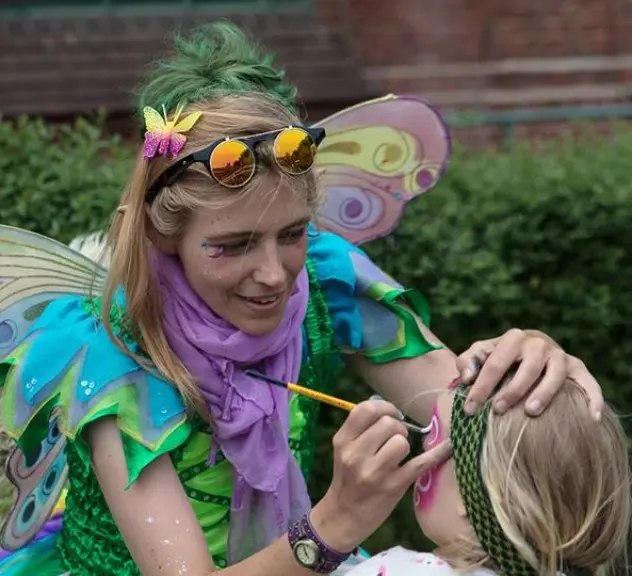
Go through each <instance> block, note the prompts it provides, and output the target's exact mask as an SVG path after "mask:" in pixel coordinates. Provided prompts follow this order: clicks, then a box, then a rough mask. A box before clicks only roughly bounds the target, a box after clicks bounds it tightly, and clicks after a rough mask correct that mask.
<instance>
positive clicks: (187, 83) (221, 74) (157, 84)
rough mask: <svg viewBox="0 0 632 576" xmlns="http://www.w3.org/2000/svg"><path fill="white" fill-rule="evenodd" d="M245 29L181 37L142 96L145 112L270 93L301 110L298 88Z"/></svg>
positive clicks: (210, 27) (212, 29)
mask: <svg viewBox="0 0 632 576" xmlns="http://www.w3.org/2000/svg"><path fill="white" fill-rule="evenodd" d="M272 62H273V56H272V54H268V53H265V52H264V51H263V50H262V49H261V48H260V47H259V46H258V45H257V44H256V43H255V42H254V41H253V40H252V39H251V38H249V37H248V35H246V34H245V33H244V32H243V31H242V30H241V29H240V28H239V27H237V26H236V25H235V24H233V23H231V22H228V21H219V22H212V23H210V24H204V25H202V26H200V27H198V28H196V29H194V30H193V31H192V32H191V33H190V34H188V35H181V34H178V35H176V37H175V39H174V53H173V55H172V56H171V58H168V59H163V60H158V61H157V62H156V63H155V64H154V66H153V69H151V70H150V72H149V74H148V75H147V76H146V78H145V81H144V83H143V85H142V86H141V88H140V90H139V94H138V105H139V110H142V109H143V108H144V107H145V106H151V107H152V108H156V109H157V110H160V109H161V108H162V106H165V108H166V109H167V111H173V110H175V108H176V106H177V105H178V104H184V105H187V104H192V103H195V102H201V101H202V100H207V99H209V98H213V97H216V96H220V95H225V94H239V93H246V92H265V93H266V94H268V95H269V96H272V97H273V98H275V99H277V100H278V101H280V102H281V103H282V104H283V105H284V106H285V107H287V108H288V109H290V110H292V111H295V109H296V88H295V87H294V86H293V85H292V84H290V83H288V82H287V81H286V80H285V72H284V71H283V70H281V69H279V68H275V67H273V65H272Z"/></svg>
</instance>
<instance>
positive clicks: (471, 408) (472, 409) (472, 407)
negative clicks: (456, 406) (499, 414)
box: [463, 400, 478, 416]
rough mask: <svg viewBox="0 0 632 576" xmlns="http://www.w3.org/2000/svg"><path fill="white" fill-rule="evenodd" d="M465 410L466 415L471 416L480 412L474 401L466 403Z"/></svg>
mask: <svg viewBox="0 0 632 576" xmlns="http://www.w3.org/2000/svg"><path fill="white" fill-rule="evenodd" d="M463 409H464V410H465V413H466V414H469V415H470V416H472V415H473V414H476V412H477V411H478V404H477V403H476V402H474V401H473V400H468V401H467V402H466V403H465V407H464V408H463Z"/></svg>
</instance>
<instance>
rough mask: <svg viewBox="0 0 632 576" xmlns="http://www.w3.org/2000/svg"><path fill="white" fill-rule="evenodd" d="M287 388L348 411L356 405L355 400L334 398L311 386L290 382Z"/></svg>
mask: <svg viewBox="0 0 632 576" xmlns="http://www.w3.org/2000/svg"><path fill="white" fill-rule="evenodd" d="M287 389H288V390H290V391H291V392H295V393H296V394H300V395H301V396H307V398H312V399H313V400H318V401H319V402H322V403H323V404H329V405H330V406H335V407H336V408H342V409H343V410H346V411H347V412H351V410H353V409H354V408H355V406H356V405H355V404H354V403H353V402H347V401H346V400H340V398H334V397H333V396H329V395H328V394H323V393H322V392H317V391H316V390H311V389H310V388H305V387H304V386H299V385H298V384H291V383H289V384H287Z"/></svg>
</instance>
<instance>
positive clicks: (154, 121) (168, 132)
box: [143, 105, 202, 160]
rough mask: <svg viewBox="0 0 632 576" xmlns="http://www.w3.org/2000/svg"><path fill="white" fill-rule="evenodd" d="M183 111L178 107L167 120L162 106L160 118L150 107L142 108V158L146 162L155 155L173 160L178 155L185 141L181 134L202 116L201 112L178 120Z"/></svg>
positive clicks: (182, 107) (180, 106) (181, 107)
mask: <svg viewBox="0 0 632 576" xmlns="http://www.w3.org/2000/svg"><path fill="white" fill-rule="evenodd" d="M183 109H184V106H182V105H179V106H178V108H177V109H176V112H175V114H174V115H173V118H172V119H171V120H168V119H167V111H166V110H165V107H164V106H163V107H162V112H163V115H162V116H161V115H160V113H159V112H158V111H156V110H154V109H153V108H151V107H150V106H145V108H143V116H144V117H145V128H146V132H145V149H144V152H143V158H145V159H146V160H147V159H149V158H153V157H154V156H156V154H158V155H160V156H168V155H171V156H173V157H174V158H175V157H176V156H177V155H178V154H180V152H181V151H182V148H184V145H185V143H186V141H187V138H186V136H184V134H183V132H188V131H189V130H191V128H193V126H195V123H196V122H197V121H198V120H199V119H200V116H202V112H193V113H191V114H189V115H188V116H187V117H186V118H184V119H183V120H180V114H182V110H183ZM178 120H180V121H178Z"/></svg>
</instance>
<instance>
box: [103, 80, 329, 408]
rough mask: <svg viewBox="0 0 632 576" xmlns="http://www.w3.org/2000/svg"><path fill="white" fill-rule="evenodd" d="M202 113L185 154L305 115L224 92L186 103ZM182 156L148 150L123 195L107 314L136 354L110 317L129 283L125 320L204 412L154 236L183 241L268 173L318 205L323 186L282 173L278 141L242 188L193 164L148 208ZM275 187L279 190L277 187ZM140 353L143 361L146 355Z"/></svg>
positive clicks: (113, 234) (115, 224)
mask: <svg viewBox="0 0 632 576" xmlns="http://www.w3.org/2000/svg"><path fill="white" fill-rule="evenodd" d="M197 110H199V111H201V112H202V117H201V118H200V120H199V121H198V122H197V123H196V125H195V127H194V128H193V129H192V130H191V131H190V132H188V133H187V134H186V136H187V143H186V146H185V148H184V150H182V152H181V153H180V155H179V156H178V159H182V158H183V157H184V156H186V155H187V154H189V153H191V152H194V151H197V150H200V149H203V148H205V147H206V146H208V145H209V144H210V143H211V142H213V141H214V140H216V139H219V138H222V137H224V136H239V135H248V134H256V133H260V132H266V131H271V130H276V129H280V128H283V127H287V126H289V125H296V124H297V123H299V121H298V118H297V117H296V116H295V115H294V114H292V113H291V112H290V111H288V109H287V108H286V107H284V106H283V105H282V104H281V103H280V102H279V101H278V100H276V99H274V98H272V97H270V96H268V95H266V94H264V93H263V92H253V93H249V94H240V95H225V96H217V97H214V98H213V99H212V100H207V101H203V102H200V103H197V104H194V105H191V106H189V107H187V108H186V109H185V110H184V112H183V114H182V116H181V117H183V118H184V117H186V115H187V114H189V113H191V112H194V111H197ZM176 161H177V160H175V159H173V158H169V159H167V158H163V157H156V158H153V159H151V160H149V161H148V160H144V159H143V156H142V150H141V151H139V154H138V157H137V160H136V167H135V170H134V172H133V175H132V178H131V180H130V182H129V184H128V186H127V189H126V191H125V193H124V195H123V198H122V200H121V206H122V208H121V209H120V210H119V211H117V213H116V214H115V215H114V217H113V220H112V224H111V227H110V230H109V234H108V247H109V250H110V255H111V262H110V266H109V276H108V281H107V285H106V288H105V293H104V298H103V317H104V323H105V326H106V329H107V330H108V333H109V334H110V336H111V337H112V338H113V339H114V340H115V341H116V342H117V344H118V345H119V346H120V347H121V348H122V349H123V350H124V351H126V352H127V353H128V354H131V353H130V352H129V350H128V349H127V347H126V346H125V345H124V342H123V340H122V338H121V337H120V336H117V335H115V334H114V333H113V330H112V326H111V323H110V318H109V311H110V310H111V309H112V305H113V303H114V294H115V292H116V291H117V289H119V288H120V287H122V288H123V290H124V293H125V318H126V321H127V322H128V325H129V328H130V329H131V331H132V332H133V334H134V335H135V337H136V339H137V340H138V341H139V344H140V346H141V348H142V349H143V351H144V352H145V353H146V354H147V355H148V356H149V357H150V358H151V361H152V363H153V365H155V367H156V368H157V369H158V370H159V371H160V372H161V373H162V375H163V376H164V377H165V378H166V379H168V380H169V381H171V382H172V383H173V384H174V385H175V386H176V388H178V390H179V391H180V393H181V394H182V395H183V396H184V398H185V399H186V400H187V401H188V402H189V403H191V404H193V405H195V406H196V407H198V408H199V409H201V410H202V411H203V405H202V403H201V401H200V394H199V391H198V389H197V386H196V384H195V382H194V380H193V378H192V376H191V375H190V373H189V372H188V371H187V370H186V368H185V367H184V366H183V364H182V363H181V362H180V360H179V359H178V357H177V356H176V355H175V353H174V352H173V351H172V349H171V348H170V346H169V344H168V343H167V339H166V337H165V334H164V331H163V328H162V312H161V302H160V298H159V294H158V290H157V287H156V282H155V280H154V276H153V274H152V270H151V267H150V262H149V254H148V249H149V244H150V243H149V239H148V233H150V232H154V233H156V234H158V235H160V236H161V237H163V238H166V239H177V238H178V237H180V236H181V235H182V233H183V231H184V230H185V228H186V226H187V222H188V220H189V217H190V215H191V214H192V213H193V212H194V211H196V210H201V209H205V208H220V207H222V206H226V205H228V204H230V203H231V202H234V201H237V200H238V199H240V198H243V197H244V196H247V195H250V194H256V193H259V191H260V189H261V188H262V186H261V184H262V182H261V176H260V174H261V173H262V172H268V173H274V174H275V175H276V176H278V178H279V186H282V185H284V182H286V181H290V180H291V189H292V191H293V192H295V193H296V194H299V195H301V196H302V197H304V198H305V199H306V201H307V203H308V205H309V206H310V207H314V206H315V205H316V202H317V200H318V189H317V186H316V179H315V176H314V174H313V173H312V172H308V173H306V174H303V175H301V176H292V177H290V176H286V175H284V174H282V173H281V172H279V171H278V170H277V169H276V164H275V161H274V159H273V157H272V146H271V145H267V144H262V145H261V146H259V147H258V148H257V166H258V174H257V175H256V176H255V177H254V178H253V179H252V180H251V181H250V182H249V183H248V184H247V185H246V186H243V187H242V188H238V189H228V188H226V187H223V186H221V185H220V184H218V183H217V182H216V181H215V180H213V179H212V178H211V177H210V175H209V174H208V171H207V169H206V168H205V167H204V166H202V165H201V164H194V165H193V166H192V167H191V168H189V169H188V170H187V171H186V172H185V173H183V174H182V176H181V177H180V178H179V179H178V180H177V181H176V182H175V183H174V184H172V185H171V186H169V187H168V188H163V189H162V191H161V192H160V194H158V196H157V197H156V198H155V200H154V201H153V202H152V204H151V206H150V207H149V209H147V208H146V207H147V204H146V200H145V199H146V195H147V192H148V190H149V189H150V188H151V185H152V184H153V183H154V182H155V181H156V180H157V178H158V177H159V176H160V174H162V173H163V172H164V170H165V169H166V168H167V167H168V166H169V165H171V164H173V163H175V162H176ZM277 189H278V188H277ZM268 192H270V193H271V194H274V192H275V191H274V190H272V191H268ZM134 357H135V358H136V359H137V360H139V361H141V362H144V361H143V359H142V358H138V357H136V356H134ZM144 363H146V362H144Z"/></svg>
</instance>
